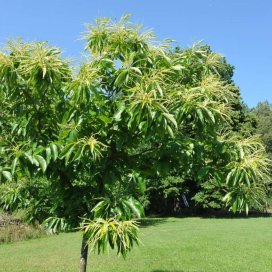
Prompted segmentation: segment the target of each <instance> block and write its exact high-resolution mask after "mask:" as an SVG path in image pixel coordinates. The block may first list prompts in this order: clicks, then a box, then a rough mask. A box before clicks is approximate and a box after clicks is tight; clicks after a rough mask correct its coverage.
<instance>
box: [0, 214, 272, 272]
mask: <svg viewBox="0 0 272 272" xmlns="http://www.w3.org/2000/svg"><path fill="white" fill-rule="evenodd" d="M145 225H146V226H144V227H143V228H141V235H140V237H141V241H142V243H143V244H142V245H141V246H140V247H136V248H135V250H133V252H132V253H131V254H129V256H128V257H127V259H126V260H124V259H123V258H122V257H117V256H116V255H115V254H114V253H113V252H107V253H106V254H105V255H102V256H96V255H94V254H90V255H89V263H88V271H89V272H91V271H96V272H98V271H99V272H121V271H122V272H133V271H135V272H136V271H139V272H189V271H190V272H192V271H208V272H213V271H220V272H224V271H226V272H234V271H243V272H249V271H252V272H253V271H254V272H257V271H260V272H266V271H267V272H271V271H272V218H249V219H201V218H167V219H152V220H151V219H150V220H148V221H147V222H146V224H145ZM80 246H81V238H80V235H79V233H68V234H60V235H57V236H50V237H45V238H41V239H36V240H30V241H24V242H17V243H13V244H2V245H0V271H1V272H44V271H48V272H49V271H50V272H60V271H62V272H72V271H78V259H79V251H80Z"/></svg>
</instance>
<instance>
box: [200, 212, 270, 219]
mask: <svg viewBox="0 0 272 272" xmlns="http://www.w3.org/2000/svg"><path fill="white" fill-rule="evenodd" d="M200 217H201V218H202V219H211V218H212V219H250V218H268V217H271V214H270V213H254V212H252V213H249V214H248V215H247V214H246V213H239V214H238V213H237V214H233V213H228V212H223V213H222V212H218V213H216V212H215V213H213V214H202V215H201V216H200Z"/></svg>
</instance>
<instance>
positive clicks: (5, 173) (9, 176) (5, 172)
mask: <svg viewBox="0 0 272 272" xmlns="http://www.w3.org/2000/svg"><path fill="white" fill-rule="evenodd" d="M2 174H3V176H4V177H5V178H6V179H7V180H8V181H12V175H11V173H10V172H9V171H2Z"/></svg>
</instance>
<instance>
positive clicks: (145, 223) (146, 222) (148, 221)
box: [139, 218, 169, 272]
mask: <svg viewBox="0 0 272 272" xmlns="http://www.w3.org/2000/svg"><path fill="white" fill-rule="evenodd" d="M166 221H167V218H143V219H140V220H139V223H140V227H141V228H146V227H151V226H157V225H160V224H164V223H166ZM168 222H169V220H168ZM154 272H155V271H154ZM158 272H159V270H158Z"/></svg>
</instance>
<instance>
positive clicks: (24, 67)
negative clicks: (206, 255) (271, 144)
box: [0, 16, 267, 255]
mask: <svg viewBox="0 0 272 272" xmlns="http://www.w3.org/2000/svg"><path fill="white" fill-rule="evenodd" d="M85 39H86V41H87V45H86V51H87V52H88V53H89V58H88V59H87V60H86V62H85V63H82V64H81V65H80V67H76V68H75V67H71V66H70V65H69V62H68V61H67V60H63V59H62V58H61V52H60V50H59V49H56V48H54V47H51V46H49V45H47V43H24V42H22V41H20V40H19V41H16V42H14V41H11V42H9V43H8V46H7V49H6V50H4V51H3V53H1V55H0V56H1V57H0V104H1V105H0V106H1V111H3V114H1V120H0V122H1V123H0V130H1V136H0V177H1V183H6V184H9V182H12V184H13V185H14V186H16V184H21V182H22V180H23V179H26V180H27V181H28V180H32V179H34V178H40V177H41V176H47V181H48V183H47V184H46V186H45V187H46V188H47V190H48V191H49V192H51V193H52V194H54V196H55V197H49V199H50V201H49V202H48V203H49V207H50V209H49V211H48V212H47V213H46V215H47V216H48V218H47V219H46V221H45V225H46V226H47V227H49V228H51V229H53V230H54V231H57V230H58V229H65V230H68V229H69V228H75V227H78V226H79V225H80V223H81V221H82V220H83V219H82V218H88V220H91V221H88V222H89V225H88V224H87V225H85V227H86V228H85V230H84V231H85V234H86V235H87V236H88V237H89V242H90V243H91V244H92V245H93V246H94V247H97V248H98V251H99V252H100V251H101V250H102V251H103V249H104V247H105V245H106V244H107V243H112V245H111V246H113V245H114V244H116V246H117V248H118V252H120V253H121V254H122V255H125V254H126V252H127V251H128V250H130V249H131V247H132V245H133V243H134V242H136V234H137V232H136V230H137V228H136V225H135V222H134V221H130V222H129V220H130V219H133V217H135V216H137V217H139V216H141V215H142V214H143V212H142V209H141V207H140V203H139V202H138V201H137V200H136V199H137V198H139V197H140V196H141V195H142V191H144V189H145V188H144V180H146V179H159V178H165V177H166V176H167V175H173V176H180V177H181V179H182V180H191V181H194V182H201V181H206V180H210V179H213V180H216V182H217V183H218V184H219V185H222V186H223V187H225V188H226V192H225V193H226V196H225V198H224V200H225V201H226V204H227V205H228V207H229V208H230V209H231V210H232V211H234V212H235V211H242V210H246V211H247V210H248V209H249V208H250V207H251V206H253V205H255V202H256V201H258V199H259V197H257V195H259V193H258V194H257V193H256V192H259V191H262V192H263V181H264V180H265V175H266V170H267V160H266V159H265V154H264V150H263V148H262V146H261V144H260V143H259V142H258V140H257V139H254V141H252V140H244V139H243V138H237V137H233V135H232V132H233V131H232V130H231V129H227V132H228V135H225V134H226V133H225V132H226V129H225V128H226V127H231V122H232V121H233V118H232V113H233V110H234V106H233V105H235V103H237V92H238V91H237V88H236V87H235V86H234V84H233V82H231V80H227V79H228V78H229V76H230V74H231V72H232V70H231V68H230V67H229V66H228V65H227V64H226V62H225V59H224V58H223V57H221V56H220V55H218V54H216V53H213V52H211V50H210V49H209V48H207V47H205V46H204V47H203V46H202V45H200V44H195V45H193V47H192V48H188V49H185V50H181V51H178V50H177V51H174V50H173V47H172V44H171V41H170V40H166V41H164V42H162V43H156V42H155V36H154V35H153V33H152V32H149V31H147V32H145V31H143V30H142V29H141V27H139V26H137V25H133V24H132V23H130V22H129V16H123V17H122V18H121V20H120V21H118V22H115V21H111V20H110V19H108V18H102V19H98V20H97V21H96V24H95V25H91V26H89V28H88V31H87V32H86V35H85ZM215 151H216V152H215ZM233 169H234V170H233ZM172 182H173V181H171V183H172ZM7 186H8V185H7ZM175 186H176V187H178V186H177V184H175ZM7 188H8V187H7ZM245 188H246V189H245ZM255 188H258V190H255ZM168 189H169V188H168ZM168 189H167V188H164V189H163V190H164V193H167V194H168V195H170V194H172V193H175V192H174V191H172V192H171V193H170V191H167V190H168ZM12 194H13V195H17V189H15V190H14V191H13V192H12ZM20 194H21V192H20V193H18V195H20ZM36 197H39V194H38V195H37V196H34V197H33V198H34V199H35V198H36ZM46 197H47V196H45V198H46ZM30 198H31V197H30ZM13 199H14V198H12V197H11V200H8V201H7V202H5V200H4V203H11V204H12V205H14V207H12V208H11V206H10V204H8V205H9V206H8V207H9V208H10V209H13V208H15V206H17V207H18V206H19V205H25V204H22V203H20V201H18V202H16V201H17V199H20V198H17V197H16V198H15V199H16V201H14V200H13ZM22 199H24V201H25V199H26V198H25V196H23V197H22ZM35 200H36V201H37V199H35ZM39 201H40V199H38V202H37V203H38V204H37V205H38V207H39V206H40V205H41V204H40V202H39ZM30 202H31V201H30ZM15 203H16V204H15ZM4 205H7V204H4ZM29 205H30V206H31V207H34V206H35V205H34V204H29ZM32 214H33V216H35V213H34V212H33V213H32ZM84 220H85V219H84ZM104 229H106V230H105V231H104Z"/></svg>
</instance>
